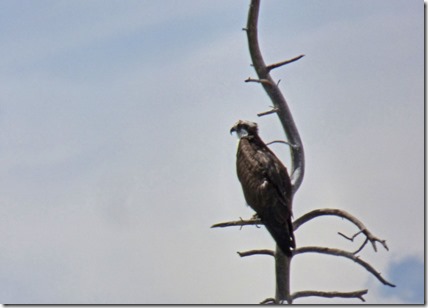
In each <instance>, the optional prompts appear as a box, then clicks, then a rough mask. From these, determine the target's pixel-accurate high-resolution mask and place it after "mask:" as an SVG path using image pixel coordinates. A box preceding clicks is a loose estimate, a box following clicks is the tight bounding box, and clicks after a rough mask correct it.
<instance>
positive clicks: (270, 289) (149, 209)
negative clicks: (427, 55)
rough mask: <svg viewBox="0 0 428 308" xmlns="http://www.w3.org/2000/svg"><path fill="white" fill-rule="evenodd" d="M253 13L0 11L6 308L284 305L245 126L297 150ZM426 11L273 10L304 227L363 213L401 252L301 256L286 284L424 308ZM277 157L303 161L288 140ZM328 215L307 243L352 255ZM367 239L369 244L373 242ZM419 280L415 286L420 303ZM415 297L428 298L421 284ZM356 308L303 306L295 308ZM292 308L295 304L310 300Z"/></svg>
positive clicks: (196, 7) (398, 5) (298, 4)
mask: <svg viewBox="0 0 428 308" xmlns="http://www.w3.org/2000/svg"><path fill="white" fill-rule="evenodd" d="M248 4H249V2H248V1H228V0H227V1H226V0H221V1H219V0H217V1H207V0H204V1H200V0H183V1H172V0H168V1H167V0H164V1H148V0H146V1H130V0H127V1H122V0H120V1H118V0H116V1H112V0H102V1H101V0H91V1H87V0H85V1H79V0H74V1H59V0H55V1H46V0H40V1H30V0H14V1H11V0H7V1H1V2H0V28H1V29H2V31H1V32H0V44H1V46H2V48H1V49H0V149H1V153H2V155H1V157H2V159H1V160H0V195H1V196H2V197H1V201H0V217H1V218H0V234H1V235H0V243H1V245H2V246H1V251H2V254H0V264H1V267H0V302H2V303H34V304H37V303H58V304H80V303H82V304H84V303H94V304H95V303H100V304H102V303H111V304H115V303H119V304H120V303H136V304H138V303H257V302H259V301H261V300H263V299H264V298H267V297H271V296H273V295H274V284H273V281H274V278H273V262H272V260H270V259H269V258H268V257H253V258H250V259H239V257H238V256H237V255H236V251H243V250H249V249H255V248H273V247H274V244H273V241H272V239H271V238H270V236H269V234H268V233H267V232H266V231H265V230H263V229H255V228H250V227H247V228H244V229H243V230H241V231H238V229H228V230H224V229H223V230H212V229H210V228H209V227H210V226H211V225H212V224H214V223H216V222H220V221H225V220H233V219H237V218H238V217H244V218H246V217H250V216H251V215H252V214H253V213H252V211H251V210H250V209H249V208H248V207H246V205H245V202H244V198H243V195H242V191H241V189H240V185H239V182H238V180H237V178H236V175H235V151H236V142H237V141H236V138H235V137H231V136H230V135H229V133H228V132H229V129H230V127H231V125H232V124H233V123H234V122H235V121H236V120H238V119H248V120H252V121H257V122H258V123H259V125H260V132H261V136H262V138H263V139H265V140H266V141H269V140H273V139H280V138H283V134H282V133H281V130H280V125H279V122H278V120H277V119H276V118H275V117H274V116H269V117H264V118H261V119H260V118H257V116H256V114H257V113H258V112H261V111H265V110H267V109H268V108H269V107H268V106H269V105H270V104H271V103H270V101H269V100H268V98H267V96H266V95H265V93H264V92H263V90H262V88H261V87H260V86H259V85H256V84H246V83H244V82H243V81H244V80H245V79H246V78H247V77H249V76H252V77H255V74H254V72H253V68H252V67H250V65H249V64H250V58H249V54H248V50H247V42H246V37H245V33H244V32H243V31H242V30H241V29H242V27H244V26H245V23H246V15H247V9H248ZM423 9H424V7H423V2H422V1H416V0H375V1H373V0H359V1H357V0H323V1H320V0H317V1H315V0H298V1H297V0H287V1H283V0H282V1H279V0H269V1H262V8H261V15H260V36H261V37H260V42H261V47H262V50H263V52H264V54H265V57H266V61H267V62H268V63H270V62H276V61H280V60H284V59H287V58H291V57H294V56H297V55H299V54H305V55H306V56H305V57H304V58H303V59H302V60H300V61H299V62H297V63H294V64H291V65H289V66H288V67H286V68H281V69H278V70H276V71H275V72H274V73H273V75H274V77H275V78H277V79H281V83H280V86H281V89H282V90H283V92H284V94H285V96H286V97H287V99H288V102H289V104H290V108H291V110H292V112H293V114H294V116H295V119H296V122H297V125H298V127H299V129H300V131H301V135H302V139H303V142H304V145H305V150H306V160H307V172H306V176H305V179H304V182H303V184H302V187H301V189H300V190H299V192H298V193H297V195H296V198H295V202H294V215H295V217H296V218H297V217H299V216H301V215H303V214H304V213H306V212H308V211H310V210H312V209H315V208H324V207H333V208H343V209H344V210H346V211H349V212H351V213H352V214H354V215H355V216H357V217H359V218H360V219H361V220H362V221H364V223H365V224H366V226H367V227H368V228H369V229H371V230H372V232H373V233H375V234H376V235H377V236H379V237H380V238H384V239H386V240H387V243H388V245H389V247H390V251H389V252H386V251H384V250H383V249H379V251H378V253H374V252H373V251H372V249H371V247H367V248H366V250H365V251H363V252H362V253H361V257H362V258H364V259H366V260H367V261H369V262H370V263H372V264H373V265H374V266H375V267H376V268H377V269H379V270H380V271H381V272H382V273H383V275H384V276H385V277H386V278H387V279H390V280H392V281H393V282H394V283H395V284H396V285H397V288H396V290H392V292H391V290H387V288H388V287H384V286H382V285H381V284H380V283H378V282H377V281H376V280H375V279H374V278H373V277H372V276H370V274H369V273H367V272H366V271H364V270H362V269H361V268H359V267H358V266H357V265H356V264H354V263H352V262H348V261H346V260H345V261H344V260H340V261H339V260H336V259H334V258H329V257H323V256H303V255H302V256H299V257H296V258H295V259H294V260H293V273H292V275H293V276H292V289H293V290H294V291H298V290H304V289H320V290H326V291H328V290H338V291H352V290H359V289H363V288H369V294H368V295H367V296H366V300H367V302H368V303H416V302H417V303H420V302H422V301H423V292H422V291H421V290H422V288H423V286H422V285H421V284H422V282H423V279H422V277H423V270H422V268H423V265H424V258H423V256H424V254H423V253H424V248H423V247H424V174H423V170H424V160H423V159H424V156H423V155H424V154H423V153H424V142H423V141H424V132H423V128H424V115H423V112H424V43H423V40H424V31H423V30H424V29H423V25H424V24H423V17H424V14H423ZM272 149H273V150H274V151H275V152H276V153H278V155H279V156H280V157H281V158H282V159H283V160H284V162H285V163H286V164H288V163H289V158H288V153H287V149H286V147H284V146H282V145H274V146H272ZM338 231H341V232H346V233H348V234H352V233H353V232H356V230H355V229H354V228H352V227H350V226H349V225H347V224H346V223H345V222H342V221H340V220H338V219H334V218H321V219H319V221H314V222H312V223H311V225H307V226H304V227H302V228H301V229H299V230H298V232H297V233H296V239H297V244H298V246H305V245H329V246H335V247H341V248H344V249H351V250H352V249H356V247H358V246H357V245H358V244H359V242H358V243H355V244H354V245H352V244H350V243H348V242H346V241H344V240H343V239H342V238H341V237H339V236H337V232H338ZM359 240H360V241H361V239H359ZM406 286H415V287H414V288H412V289H411V290H410V291H411V292H410V291H408V288H406ZM418 288H421V289H418ZM317 302H319V303H359V301H358V300H349V299H348V300H332V299H328V300H326V299H318V298H311V299H304V300H303V299H302V300H300V301H299V303H317ZM296 303H297V302H296Z"/></svg>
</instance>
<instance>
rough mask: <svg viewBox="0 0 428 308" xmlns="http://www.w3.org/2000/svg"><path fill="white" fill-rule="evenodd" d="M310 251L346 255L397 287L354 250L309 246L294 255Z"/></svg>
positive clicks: (381, 280) (345, 256) (388, 284)
mask: <svg viewBox="0 0 428 308" xmlns="http://www.w3.org/2000/svg"><path fill="white" fill-rule="evenodd" d="M308 252H310V253H322V254H327V255H332V256H339V257H344V258H347V259H350V260H352V261H354V262H355V263H358V264H359V265H361V266H362V267H364V268H365V269H366V270H367V271H368V272H370V273H372V274H373V276H375V277H376V278H377V279H378V280H379V281H380V282H382V283H383V284H385V285H387V286H390V287H395V285H394V284H392V283H390V282H388V281H387V280H385V279H384V278H383V277H382V275H381V274H380V273H379V272H377V271H376V270H375V269H374V268H373V266H371V265H370V264H369V263H367V262H366V261H364V260H362V259H361V258H360V257H358V256H355V255H354V254H353V253H352V252H348V251H344V250H340V249H335V248H328V247H317V246H308V247H300V248H297V249H296V250H295V251H294V253H293V256H295V255H298V254H302V253H308Z"/></svg>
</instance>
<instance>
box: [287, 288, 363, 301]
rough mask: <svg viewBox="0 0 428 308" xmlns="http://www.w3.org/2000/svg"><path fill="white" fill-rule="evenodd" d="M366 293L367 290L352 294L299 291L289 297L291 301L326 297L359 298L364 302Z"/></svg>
mask: <svg viewBox="0 0 428 308" xmlns="http://www.w3.org/2000/svg"><path fill="white" fill-rule="evenodd" d="M367 292H368V290H367V289H365V290H358V291H353V292H335V291H332V292H323V291H312V290H307V291H299V292H295V293H293V294H292V295H291V299H292V300H295V299H297V298H300V297H309V296H318V297H328V298H333V297H342V298H359V299H360V300H361V301H363V302H365V299H364V297H363V296H364V295H366V294H367Z"/></svg>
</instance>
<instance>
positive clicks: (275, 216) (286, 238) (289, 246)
mask: <svg viewBox="0 0 428 308" xmlns="http://www.w3.org/2000/svg"><path fill="white" fill-rule="evenodd" d="M279 211H281V212H279ZM262 221H263V223H264V225H265V226H266V229H267V230H268V231H269V233H270V234H271V235H272V237H273V239H274V240H275V242H276V244H277V245H278V246H279V248H281V250H282V252H283V253H284V254H285V255H287V256H291V254H292V250H294V249H295V248H296V241H295V239H294V232H293V223H292V221H291V213H288V210H287V211H284V207H282V206H280V207H277V206H273V207H270V209H269V210H266V211H265V212H264V213H263V217H262Z"/></svg>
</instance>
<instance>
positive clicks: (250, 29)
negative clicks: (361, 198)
mask: <svg viewBox="0 0 428 308" xmlns="http://www.w3.org/2000/svg"><path fill="white" fill-rule="evenodd" d="M259 8H260V0H251V4H250V8H249V12H248V20H247V26H246V28H244V29H243V30H245V31H246V33H247V38H248V47H249V51H250V55H251V60H252V65H253V67H254V69H255V71H256V73H257V78H248V79H247V80H245V82H255V83H259V84H261V85H262V87H263V88H264V90H265V92H266V94H267V95H268V96H269V98H270V100H271V101H272V104H273V107H272V109H271V110H268V111H265V112H261V113H259V114H258V116H259V117H261V116H266V115H270V114H276V115H277V116H278V119H279V121H280V122H281V124H282V127H283V129H284V132H285V135H286V137H287V140H288V141H287V142H286V141H274V142H283V143H286V144H288V145H289V148H290V154H291V176H290V177H291V182H292V186H293V196H294V194H295V193H296V192H297V190H298V189H299V187H300V185H301V184H302V181H303V176H304V174H305V156H304V150H303V143H302V140H301V138H300V135H299V132H298V130H297V127H296V124H295V122H294V120H293V116H292V114H291V112H290V109H289V107H288V104H287V101H286V100H285V98H284V96H283V95H282V93H281V91H280V89H279V87H278V83H279V82H275V81H274V80H273V78H272V77H271V75H270V71H271V70H273V69H276V68H279V67H282V66H285V65H287V64H289V63H292V62H295V61H297V60H299V59H301V58H302V57H303V56H304V55H299V56H297V57H294V58H292V59H289V60H286V61H281V62H278V63H274V64H270V65H266V64H265V61H264V59H263V56H262V53H261V51H260V47H259V43H258V34H257V23H258V16H259ZM293 204H294V203H293ZM326 215H329V216H336V217H340V218H343V219H346V220H347V221H349V222H350V223H352V224H354V225H355V226H356V227H357V228H358V230H359V231H358V232H357V233H356V234H354V235H353V236H351V237H348V236H346V235H344V234H342V233H340V232H339V234H340V235H341V236H343V237H344V238H346V239H348V240H350V241H353V240H354V238H355V237H357V236H358V235H363V236H365V241H364V242H363V244H362V245H361V247H359V248H358V249H357V250H355V251H353V252H350V251H344V250H340V249H336V248H329V247H318V246H311V247H298V248H297V249H296V250H294V251H293V254H292V256H291V257H287V256H286V255H284V254H283V253H282V252H281V250H280V249H279V248H278V247H277V248H276V251H273V250H268V249H258V250H251V251H246V252H238V254H239V256H240V257H247V256H252V255H269V256H273V257H274V259H275V275H276V292H275V297H274V298H268V299H266V300H264V301H262V302H261V303H264V304H267V303H284V302H287V303H289V304H292V303H293V301H294V300H295V299H298V298H302V297H309V296H318V297H328V298H335V297H336V298H340V297H341V298H358V299H360V300H361V301H365V300H364V297H363V296H364V295H365V294H366V293H367V292H368V290H367V289H364V290H357V291H353V292H327V291H326V292H324V291H315V290H305V291H298V292H294V293H291V291H290V262H291V259H292V258H294V257H295V256H297V255H299V254H304V253H319V254H327V255H332V256H336V257H343V258H347V259H349V260H352V261H354V262H355V263H357V264H358V265H360V266H362V267H363V268H365V269H366V270H367V271H368V272H369V273H371V274H372V275H374V276H375V277H376V278H377V279H378V280H379V281H380V282H381V283H383V284H385V285H388V286H390V287H395V286H394V285H393V284H392V283H390V282H388V281H387V280H385V279H384V278H383V277H382V276H381V274H380V273H379V272H378V271H377V270H376V269H375V268H374V267H373V266H371V265H370V264H369V263H367V262H366V261H364V260H362V259H361V258H360V257H359V256H358V255H357V253H359V252H360V251H361V250H362V249H363V248H364V247H365V246H366V244H367V243H368V242H370V243H371V245H372V247H373V249H374V250H375V251H377V248H376V243H380V244H381V245H382V246H383V247H384V248H385V249H386V250H388V246H387V245H386V242H385V240H381V239H379V238H377V237H376V236H375V235H373V234H372V233H371V232H370V231H369V229H367V228H366V226H365V225H364V224H363V223H362V222H361V221H360V220H358V219H357V218H355V217H354V216H353V215H351V214H349V213H347V212H345V211H343V210H340V209H328V208H324V209H316V210H313V211H311V212H309V213H307V214H305V215H303V216H302V217H300V218H298V219H296V220H295V221H294V222H293V228H294V230H295V231H297V229H298V228H299V227H300V226H301V225H302V224H304V223H306V222H309V221H310V220H312V219H314V218H317V217H321V216H326ZM261 224H262V222H261V221H260V220H259V219H258V218H251V219H248V220H242V219H240V220H238V221H229V222H223V223H218V224H215V225H213V226H212V228H219V227H231V226H240V227H242V226H245V225H261Z"/></svg>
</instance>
